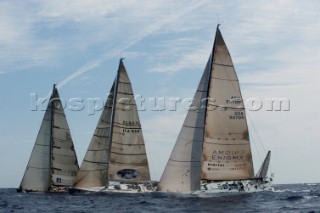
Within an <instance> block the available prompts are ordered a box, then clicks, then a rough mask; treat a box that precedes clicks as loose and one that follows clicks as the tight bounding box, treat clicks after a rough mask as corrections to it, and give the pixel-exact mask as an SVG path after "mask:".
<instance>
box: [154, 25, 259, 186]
mask: <svg viewBox="0 0 320 213" xmlns="http://www.w3.org/2000/svg"><path fill="white" fill-rule="evenodd" d="M202 103H204V104H205V107H204V109H205V110H204V111H202V110H197V111H189V112H188V114H187V117H186V119H185V121H184V124H183V126H182V129H181V131H180V134H179V136H178V139H177V141H176V144H175V146H174V148H173V151H172V153H171V155H170V158H169V161H168V163H167V165H166V167H165V170H164V172H163V174H162V177H161V179H160V182H159V184H158V189H157V190H158V191H171V192H191V191H197V190H200V183H201V180H203V181H219V180H240V179H246V178H252V177H253V164H252V157H251V149H250V142H249V135H248V127H247V122H246V117H245V110H244V106H243V102H242V96H241V92H240V87H239V82H238V78H237V76H236V73H235V70H234V67H233V63H232V60H231V57H230V54H229V51H228V49H227V47H226V45H225V43H224V41H223V38H222V35H221V33H220V30H219V28H217V32H216V38H215V42H214V46H213V50H212V54H211V56H210V58H209V61H208V63H207V66H206V69H205V71H204V73H203V75H202V78H201V81H200V84H199V86H198V89H197V91H196V94H195V96H194V99H193V103H192V105H191V108H190V109H192V108H194V106H195V105H201V104H202Z"/></svg>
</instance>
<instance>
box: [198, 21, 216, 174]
mask: <svg viewBox="0 0 320 213" xmlns="http://www.w3.org/2000/svg"><path fill="white" fill-rule="evenodd" d="M219 26H220V24H218V25H217V29H216V35H215V38H214V42H213V47H212V50H211V61H210V73H209V76H208V78H209V79H208V90H207V95H206V107H205V113H204V120H203V122H204V125H203V126H204V128H203V136H204V135H205V130H206V128H205V124H206V119H207V108H208V102H209V101H208V97H209V92H210V85H211V76H212V68H213V60H214V52H215V48H216V41H217V34H218V30H219ZM203 142H204V137H203V141H202V150H203ZM201 161H202V158H201ZM200 180H201V178H200Z"/></svg>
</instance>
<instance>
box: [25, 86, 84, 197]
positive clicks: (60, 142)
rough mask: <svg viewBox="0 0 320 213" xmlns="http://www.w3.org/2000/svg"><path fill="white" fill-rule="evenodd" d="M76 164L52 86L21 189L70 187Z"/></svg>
mask: <svg viewBox="0 0 320 213" xmlns="http://www.w3.org/2000/svg"><path fill="white" fill-rule="evenodd" d="M77 171H78V163H77V157H76V153H75V150H74V147H73V142H72V139H71V135H70V130H69V127H68V124H67V120H66V117H65V114H64V112H63V109H62V104H61V101H60V97H59V94H58V91H57V89H56V88H55V86H54V87H53V92H52V95H51V97H50V101H49V103H48V106H47V109H46V112H45V115H44V118H43V120H42V123H41V127H40V130H39V133H38V136H37V139H36V142H35V145H34V147H33V150H32V153H31V156H30V159H29V162H28V165H27V168H26V171H25V173H24V176H23V178H22V181H21V184H20V188H21V189H25V190H31V191H42V192H46V191H49V190H50V187H51V186H52V185H61V186H72V184H73V180H74V178H75V175H76V173H77Z"/></svg>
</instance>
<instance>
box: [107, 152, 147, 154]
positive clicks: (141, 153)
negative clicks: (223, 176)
mask: <svg viewBox="0 0 320 213" xmlns="http://www.w3.org/2000/svg"><path fill="white" fill-rule="evenodd" d="M111 153H112V154H115V155H146V153H140V154H129V153H119V152H111Z"/></svg>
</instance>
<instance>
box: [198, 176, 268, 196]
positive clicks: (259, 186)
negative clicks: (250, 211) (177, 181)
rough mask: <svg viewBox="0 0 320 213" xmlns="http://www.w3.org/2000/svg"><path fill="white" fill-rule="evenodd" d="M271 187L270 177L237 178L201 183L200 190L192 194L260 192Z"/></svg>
mask: <svg viewBox="0 0 320 213" xmlns="http://www.w3.org/2000/svg"><path fill="white" fill-rule="evenodd" d="M270 190H273V188H272V178H265V179H264V180H251V179H249V180H239V181H214V182H207V183H204V182H202V183H201V186H200V190H199V191H195V192H192V194H214V193H230V192H260V191H270Z"/></svg>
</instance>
